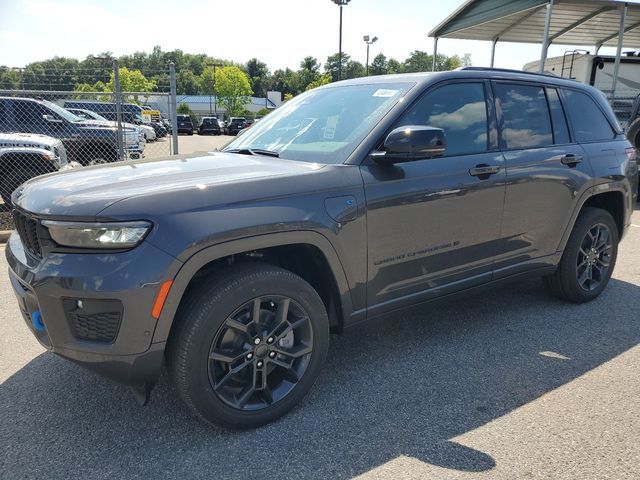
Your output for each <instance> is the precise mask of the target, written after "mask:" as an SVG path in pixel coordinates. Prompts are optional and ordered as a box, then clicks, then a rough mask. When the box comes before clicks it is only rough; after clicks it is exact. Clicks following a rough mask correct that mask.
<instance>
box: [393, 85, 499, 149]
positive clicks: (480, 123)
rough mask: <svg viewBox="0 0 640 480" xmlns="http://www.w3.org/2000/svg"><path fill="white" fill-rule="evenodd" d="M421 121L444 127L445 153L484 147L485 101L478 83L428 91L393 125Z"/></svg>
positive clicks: (486, 138)
mask: <svg viewBox="0 0 640 480" xmlns="http://www.w3.org/2000/svg"><path fill="white" fill-rule="evenodd" d="M405 125H422V126H429V127H435V128H441V129H442V130H444V135H445V138H446V139H447V149H446V152H445V155H444V156H445V157H450V156H454V155H467V154H473V153H484V152H486V151H487V150H488V148H487V142H488V135H487V132H488V122H487V105H486V100H485V93H484V85H483V84H482V83H467V82H465V83H457V84H451V85H444V86H442V87H438V88H436V89H435V90H432V91H430V92H428V93H427V94H426V95H424V96H423V97H422V98H421V99H420V100H418V102H417V103H416V104H415V105H414V106H412V107H411V108H410V109H409V110H408V111H407V112H405V114H404V115H403V116H402V117H401V118H400V120H399V122H398V123H397V124H396V127H403V126H405Z"/></svg>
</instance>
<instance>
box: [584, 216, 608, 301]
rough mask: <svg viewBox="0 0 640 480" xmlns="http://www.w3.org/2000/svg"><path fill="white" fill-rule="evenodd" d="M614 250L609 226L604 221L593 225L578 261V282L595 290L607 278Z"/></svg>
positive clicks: (588, 288) (586, 287) (585, 288)
mask: <svg viewBox="0 0 640 480" xmlns="http://www.w3.org/2000/svg"><path fill="white" fill-rule="evenodd" d="M612 252H613V241H612V235H611V232H610V231H609V227H607V226H606V225H604V224H602V223H598V224H596V225H594V226H592V227H591V228H590V229H589V230H588V231H587V234H586V235H585V236H584V238H583V240H582V243H581V245H580V249H579V250H578V258H577V262H576V273H577V278H578V284H579V285H580V287H581V288H582V289H583V290H586V291H593V290H595V289H597V288H598V286H599V285H600V284H601V283H602V282H603V281H605V280H606V279H607V275H608V273H609V269H610V268H611V254H612Z"/></svg>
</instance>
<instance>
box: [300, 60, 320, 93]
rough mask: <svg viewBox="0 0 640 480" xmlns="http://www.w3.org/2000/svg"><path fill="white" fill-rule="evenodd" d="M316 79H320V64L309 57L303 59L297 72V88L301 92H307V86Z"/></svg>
mask: <svg viewBox="0 0 640 480" xmlns="http://www.w3.org/2000/svg"><path fill="white" fill-rule="evenodd" d="M318 78H320V63H319V62H318V59H317V58H315V57H311V56H309V57H304V58H303V59H302V61H301V62H300V70H298V85H299V88H300V89H301V90H309V85H310V84H312V83H314V82H316V81H317V80H318ZM316 86H317V85H316ZM312 88H314V87H312Z"/></svg>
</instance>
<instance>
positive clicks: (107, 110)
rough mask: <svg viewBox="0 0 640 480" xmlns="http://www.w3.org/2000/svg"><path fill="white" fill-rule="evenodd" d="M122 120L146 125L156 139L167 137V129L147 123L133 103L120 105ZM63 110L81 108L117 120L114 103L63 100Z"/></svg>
mask: <svg viewBox="0 0 640 480" xmlns="http://www.w3.org/2000/svg"><path fill="white" fill-rule="evenodd" d="M120 107H121V110H120V111H121V115H122V120H123V121H125V122H128V123H134V124H136V125H148V126H150V127H151V128H153V130H154V132H155V135H156V137H157V138H163V137H165V136H166V135H167V129H166V128H165V127H164V126H163V125H162V124H160V123H159V122H150V123H147V122H145V120H144V117H143V116H142V112H144V110H145V108H143V107H141V106H140V105H136V104H135V103H123V104H121V106H120ZM64 108H82V109H83V110H91V111H93V112H96V113H99V114H100V115H102V116H103V117H105V118H106V119H107V120H114V121H115V120H117V107H116V104H115V103H109V102H99V101H94V100H65V101H64Z"/></svg>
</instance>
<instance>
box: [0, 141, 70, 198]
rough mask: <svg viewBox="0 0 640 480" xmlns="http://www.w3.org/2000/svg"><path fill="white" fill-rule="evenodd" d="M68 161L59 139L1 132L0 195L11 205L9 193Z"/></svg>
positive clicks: (65, 165) (61, 167)
mask: <svg viewBox="0 0 640 480" xmlns="http://www.w3.org/2000/svg"><path fill="white" fill-rule="evenodd" d="M73 166H79V165H78V164H77V163H73V164H71V163H69V161H68V160H67V153H66V151H65V148H64V145H63V144H62V142H61V141H60V140H58V139H57V138H53V137H48V136H46V135H37V134H32V133H0V197H2V201H3V202H4V207H5V208H6V207H10V206H11V194H12V193H13V191H14V190H15V189H16V188H18V187H19V186H20V185H21V184H23V183H24V182H26V181H27V180H29V179H30V178H33V177H36V176H38V175H44V174H45V173H51V172H57V171H60V170H65V169H67V168H71V167H73Z"/></svg>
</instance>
